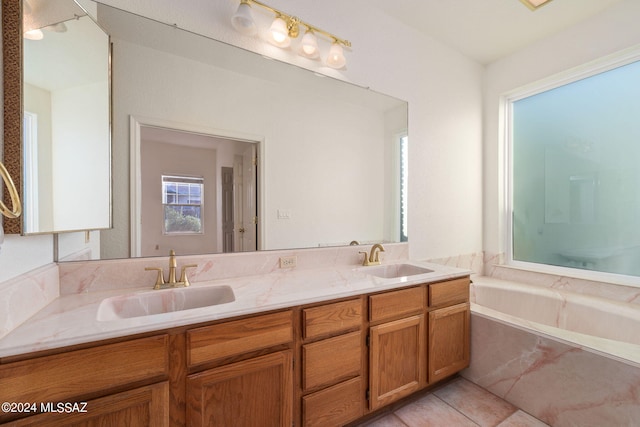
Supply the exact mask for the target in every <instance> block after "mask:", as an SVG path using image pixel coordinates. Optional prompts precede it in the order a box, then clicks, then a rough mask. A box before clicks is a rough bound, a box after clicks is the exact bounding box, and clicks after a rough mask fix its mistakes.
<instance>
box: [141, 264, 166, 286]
mask: <svg viewBox="0 0 640 427" xmlns="http://www.w3.org/2000/svg"><path fill="white" fill-rule="evenodd" d="M145 270H146V271H155V270H158V277H156V284H155V285H154V286H153V289H160V288H161V287H162V285H164V274H163V273H162V268H160V267H146V268H145Z"/></svg>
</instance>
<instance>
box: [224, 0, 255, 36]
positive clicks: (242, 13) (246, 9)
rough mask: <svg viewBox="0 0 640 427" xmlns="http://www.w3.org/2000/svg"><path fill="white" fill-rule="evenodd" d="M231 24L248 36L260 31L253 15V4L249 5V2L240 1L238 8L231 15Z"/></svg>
mask: <svg viewBox="0 0 640 427" xmlns="http://www.w3.org/2000/svg"><path fill="white" fill-rule="evenodd" d="M231 25H233V28H235V29H236V30H237V31H238V32H239V33H242V34H244V35H247V36H253V35H255V34H256V33H257V32H258V28H257V27H256V23H255V22H254V21H253V17H252V16H251V6H249V4H248V3H240V6H238V10H237V11H236V13H235V14H234V15H233V16H232V17H231Z"/></svg>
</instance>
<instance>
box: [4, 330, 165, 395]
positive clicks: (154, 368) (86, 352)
mask: <svg viewBox="0 0 640 427" xmlns="http://www.w3.org/2000/svg"><path fill="white" fill-rule="evenodd" d="M168 342H169V339H168V336H167V335H159V336H153V337H149V338H140V339H136V340H131V341H125V342H120V343H115V344H107V345H101V346H99V347H93V348H87V349H82V350H75V351H69V352H66V353H61V354H56V355H53V356H45V357H39V358H36V359H30V360H24V361H21V362H15V363H10V364H7V365H1V366H0V394H1V396H2V401H9V402H12V401H13V402H60V401H65V400H69V399H71V398H76V397H81V396H83V395H88V394H91V393H95V392H99V391H103V390H108V389H111V388H115V387H119V386H123V385H127V384H130V383H134V382H138V381H142V380H147V379H150V378H157V379H158V380H162V379H166V378H167V376H168V370H169V356H168V354H169V352H168Z"/></svg>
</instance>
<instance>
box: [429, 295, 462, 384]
mask: <svg viewBox="0 0 640 427" xmlns="http://www.w3.org/2000/svg"><path fill="white" fill-rule="evenodd" d="M469 317H470V308H469V303H464V304H458V305H454V306H451V307H447V308H441V309H439V310H434V311H432V312H430V313H429V382H431V383H433V382H436V381H439V380H441V379H443V378H446V377H448V376H450V375H452V374H454V373H456V372H458V371H460V370H462V369H464V368H466V367H467V366H469Z"/></svg>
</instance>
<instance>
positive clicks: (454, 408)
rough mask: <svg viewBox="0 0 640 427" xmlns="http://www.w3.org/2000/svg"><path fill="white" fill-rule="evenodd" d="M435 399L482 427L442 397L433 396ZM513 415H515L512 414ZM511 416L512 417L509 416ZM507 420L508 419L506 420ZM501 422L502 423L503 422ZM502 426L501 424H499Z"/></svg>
mask: <svg viewBox="0 0 640 427" xmlns="http://www.w3.org/2000/svg"><path fill="white" fill-rule="evenodd" d="M433 397H435V398H436V399H438V400H439V401H440V402H442V403H444V404H445V405H447V406H448V407H449V408H451V409H453V410H454V411H456V412H457V413H459V414H460V415H462V416H463V417H465V418H466V419H468V420H469V421H471V422H472V423H473V424H475V425H477V426H478V427H482V426H481V425H480V424H478V423H477V422H476V421H475V420H473V419H471V418H469V416H468V415H467V414H465V413H464V412H462V411H459V410H458V408H456V407H455V406H452V405H450V404H449V403H447V402H446V401H445V400H444V399H441V398H440V396H437V395H435V394H434V395H433ZM512 415H513V414H512ZM509 416H511V415H509ZM505 419H506V418H505ZM502 421H504V420H502ZM502 421H500V422H502ZM498 424H500V423H498Z"/></svg>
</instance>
